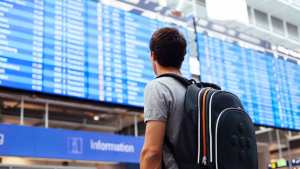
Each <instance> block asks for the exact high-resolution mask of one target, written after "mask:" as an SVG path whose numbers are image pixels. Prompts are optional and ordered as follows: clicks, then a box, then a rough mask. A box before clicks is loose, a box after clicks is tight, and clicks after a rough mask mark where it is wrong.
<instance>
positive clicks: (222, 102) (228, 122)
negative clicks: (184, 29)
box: [158, 74, 258, 169]
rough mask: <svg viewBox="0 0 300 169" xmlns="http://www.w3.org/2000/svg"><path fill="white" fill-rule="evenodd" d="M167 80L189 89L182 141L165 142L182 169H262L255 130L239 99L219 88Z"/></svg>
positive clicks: (179, 139) (205, 84) (211, 85)
mask: <svg viewBox="0 0 300 169" xmlns="http://www.w3.org/2000/svg"><path fill="white" fill-rule="evenodd" d="M166 76H167V77H172V78H174V79H176V80H177V81H179V82H180V83H181V84H183V85H184V86H186V88H187V91H186V95H185V103H184V105H185V107H184V110H185V112H184V114H183V117H182V121H180V122H179V123H181V125H180V131H178V132H179V134H178V137H177V138H169V137H168V135H167V134H166V138H165V142H166V145H167V147H168V148H169V149H170V151H171V153H172V154H173V156H174V158H175V161H176V163H177V165H178V166H179V169H202V168H203V169H206V168H207V169H258V159H257V145H256V138H255V129H254V126H253V124H252V122H251V119H250V117H249V116H248V114H247V113H246V112H245V111H244V109H243V106H242V104H241V101H240V100H239V98H238V97H237V96H236V95H234V94H232V93H230V92H226V91H223V90H221V89H220V87H218V86H217V85H215V84H211V83H204V82H201V83H196V82H195V81H194V80H187V79H185V78H183V77H181V76H178V75H175V74H163V75H161V76H159V77H166ZM159 77H158V78H159ZM171 139H176V140H171ZM172 143H173V144H172Z"/></svg>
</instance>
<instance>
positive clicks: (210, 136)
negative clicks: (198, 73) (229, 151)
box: [208, 91, 219, 163]
mask: <svg viewBox="0 0 300 169" xmlns="http://www.w3.org/2000/svg"><path fill="white" fill-rule="evenodd" d="M218 92H219V91H216V92H214V93H213V94H212V96H211V98H210V100H209V113H208V114H209V117H208V118H209V141H210V142H209V143H210V144H209V150H210V159H209V161H210V162H211V163H212V162H213V149H212V142H213V141H212V140H213V138H212V123H211V121H212V117H211V109H212V100H213V97H214V96H215V94H216V93H218Z"/></svg>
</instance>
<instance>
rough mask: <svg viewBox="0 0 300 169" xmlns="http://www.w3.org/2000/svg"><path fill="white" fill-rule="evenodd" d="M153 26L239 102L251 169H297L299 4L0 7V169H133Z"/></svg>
mask: <svg viewBox="0 0 300 169" xmlns="http://www.w3.org/2000/svg"><path fill="white" fill-rule="evenodd" d="M162 27H175V28H177V29H178V30H179V31H180V32H181V33H182V34H183V35H184V36H185V38H186V39H187V54H186V56H185V60H184V62H183V65H182V67H181V73H182V74H183V76H185V77H186V78H189V79H191V78H193V79H195V80H197V81H204V82H211V83H215V84H218V85H219V86H221V88H222V89H224V90H227V91H230V92H232V93H234V94H236V95H237V96H239V98H240V99H241V101H242V103H243V106H244V109H245V110H246V112H247V113H248V114H249V115H250V117H251V119H252V121H253V123H254V124H255V135H256V141H257V146H258V161H259V162H258V164H259V169H277V168H282V169H287V168H289V169H298V168H300V0H226V1H225V0H0V169H73V168H74V169H75V168H76V169H138V168H139V158H140V151H141V148H142V146H143V143H144V134H145V123H144V115H143V105H144V88H145V86H146V84H147V83H148V82H149V81H150V80H152V79H154V78H155V74H154V73H153V71H152V65H151V62H150V53H149V52H150V51H149V40H150V38H151V35H152V33H153V32H154V31H155V30H156V29H158V28H162Z"/></svg>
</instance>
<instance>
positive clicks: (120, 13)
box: [0, 0, 190, 106]
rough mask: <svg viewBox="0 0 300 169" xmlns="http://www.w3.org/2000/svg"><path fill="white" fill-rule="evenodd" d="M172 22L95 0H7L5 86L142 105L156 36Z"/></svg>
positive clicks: (0, 75)
mask: <svg viewBox="0 0 300 169" xmlns="http://www.w3.org/2000/svg"><path fill="white" fill-rule="evenodd" d="M168 25H170V24H166V23H163V22H161V21H159V20H156V19H150V18H148V17H145V16H142V15H140V14H138V13H134V12H130V11H125V10H122V9H119V8H116V7H113V6H110V5H106V4H103V3H101V2H100V1H94V0H74V1H73V0H72V1H69V0H60V1H54V0H15V1H11V0H3V1H1V2H0V85H1V86H6V87H11V88H18V89H25V90H30V91H38V92H45V93H50V94H57V95H64V96H72V97H79V98H84V99H91V100H98V101H105V102H111V103H118V104H125V105H133V106H142V105H143V90H144V87H145V85H146V83H147V82H148V81H149V80H151V79H153V78H154V74H153V72H152V68H151V63H150V54H149V49H148V43H149V40H150V36H151V34H152V33H153V31H154V30H156V29H157V28H159V27H163V26H168ZM173 26H174V25H173ZM180 30H182V31H183V32H184V34H185V36H188V32H187V30H185V29H184V28H183V27H182V28H180ZM188 58H189V54H188V55H187V56H186V60H185V62H184V64H183V67H182V72H183V74H184V75H186V76H190V73H189V67H188Z"/></svg>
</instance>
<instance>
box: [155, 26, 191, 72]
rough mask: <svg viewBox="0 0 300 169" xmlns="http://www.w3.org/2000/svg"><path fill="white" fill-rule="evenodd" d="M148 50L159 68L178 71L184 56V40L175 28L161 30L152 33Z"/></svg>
mask: <svg viewBox="0 0 300 169" xmlns="http://www.w3.org/2000/svg"><path fill="white" fill-rule="evenodd" d="M150 50H151V52H153V53H154V54H155V56H156V57H157V62H158V63H159V64H160V65H161V66H165V67H175V68H178V69H180V67H181V64H182V62H183V60H184V55H185V54H186V40H185V38H184V36H183V35H182V34H181V33H180V32H179V31H178V30H177V29H176V28H169V27H166V28H161V29H158V30H157V31H155V32H154V33H153V35H152V37H151V40H150Z"/></svg>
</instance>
